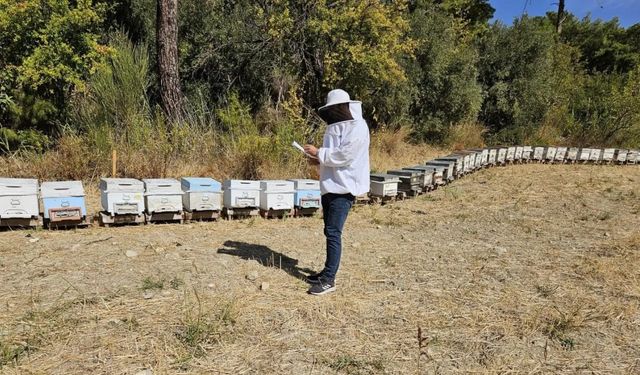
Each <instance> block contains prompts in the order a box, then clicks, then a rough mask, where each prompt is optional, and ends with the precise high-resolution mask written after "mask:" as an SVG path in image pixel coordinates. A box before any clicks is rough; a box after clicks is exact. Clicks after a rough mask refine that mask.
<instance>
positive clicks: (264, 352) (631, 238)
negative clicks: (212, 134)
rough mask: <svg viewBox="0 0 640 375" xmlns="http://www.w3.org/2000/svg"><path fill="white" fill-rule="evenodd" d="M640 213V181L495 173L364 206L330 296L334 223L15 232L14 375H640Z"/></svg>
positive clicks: (6, 338)
mask: <svg viewBox="0 0 640 375" xmlns="http://www.w3.org/2000/svg"><path fill="white" fill-rule="evenodd" d="M92 205H93V206H94V207H95V206H96V205H97V201H96V200H95V199H93V200H92ZM639 213H640V166H623V167H614V166H607V167H602V166H567V165H563V166H559V165H524V166H513V167H509V168H496V169H490V170H485V171H482V172H479V173H476V174H474V175H472V176H469V177H465V178H464V179H462V180H460V181H456V182H454V183H453V184H452V185H450V186H449V187H446V188H443V189H440V190H438V191H436V192H433V193H430V194H428V195H425V196H422V197H419V198H417V199H414V200H408V201H404V202H399V203H396V204H393V205H387V206H382V207H381V206H359V207H356V208H355V209H354V210H353V212H352V213H351V215H350V217H349V220H348V221H347V225H346V229H345V234H344V253H343V262H342V268H341V271H340V273H339V275H338V280H337V282H338V290H337V292H336V293H333V294H331V295H328V296H324V297H313V296H310V295H307V294H306V293H305V291H306V289H307V285H306V283H305V282H304V281H302V280H301V279H300V278H301V277H302V276H303V275H305V274H307V273H308V272H309V271H311V270H319V269H320V268H321V266H322V262H323V259H324V258H323V256H324V255H323V252H324V247H323V246H324V238H323V235H322V221H321V219H320V218H319V217H313V218H307V219H286V220H284V221H280V220H264V219H252V220H245V221H232V222H227V221H223V222H214V223H196V224H189V225H147V226H142V227H122V228H90V229H87V230H77V231H51V232H50V231H42V230H39V231H25V230H23V231H15V232H4V233H0V372H1V373H3V374H4V373H6V374H87V373H91V374H137V373H139V372H141V371H144V370H146V369H148V370H152V372H149V371H148V372H146V374H150V373H153V374H272V373H273V374H328V373H337V374H434V373H498V372H500V373H508V372H511V373H561V372H564V373H615V374H620V373H629V374H637V373H640V219H639V216H638V215H639ZM418 329H420V332H421V334H420V336H421V339H419V338H418ZM142 373H143V374H144V373H145V372H142Z"/></svg>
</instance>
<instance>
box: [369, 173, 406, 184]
mask: <svg viewBox="0 0 640 375" xmlns="http://www.w3.org/2000/svg"><path fill="white" fill-rule="evenodd" d="M369 179H370V180H371V181H374V182H400V177H398V176H397V175H392V174H386V173H372V174H371V175H369Z"/></svg>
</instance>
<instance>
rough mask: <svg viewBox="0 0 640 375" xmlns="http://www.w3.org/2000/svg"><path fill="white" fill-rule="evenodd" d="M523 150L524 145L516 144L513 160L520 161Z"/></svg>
mask: <svg viewBox="0 0 640 375" xmlns="http://www.w3.org/2000/svg"><path fill="white" fill-rule="evenodd" d="M523 152H524V147H522V146H516V153H515V155H514V157H513V160H515V161H520V160H522V153H523Z"/></svg>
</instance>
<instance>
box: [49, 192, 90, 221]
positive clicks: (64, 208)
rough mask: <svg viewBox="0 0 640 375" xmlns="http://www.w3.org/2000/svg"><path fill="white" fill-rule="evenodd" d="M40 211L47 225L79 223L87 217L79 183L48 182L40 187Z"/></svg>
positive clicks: (83, 196) (83, 195)
mask: <svg viewBox="0 0 640 375" xmlns="http://www.w3.org/2000/svg"><path fill="white" fill-rule="evenodd" d="M40 198H41V199H42V211H43V216H44V219H45V221H47V222H49V223H56V224H57V223H65V222H68V223H80V222H82V221H84V220H85V219H86V217H87V205H86V202H85V194H84V187H83V186H82V182H81V181H49V182H43V183H42V185H41V186H40Z"/></svg>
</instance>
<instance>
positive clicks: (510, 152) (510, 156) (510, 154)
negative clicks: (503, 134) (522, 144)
mask: <svg viewBox="0 0 640 375" xmlns="http://www.w3.org/2000/svg"><path fill="white" fill-rule="evenodd" d="M515 157H516V148H515V146H511V147H507V155H506V156H505V161H507V162H513V161H514V160H515Z"/></svg>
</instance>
